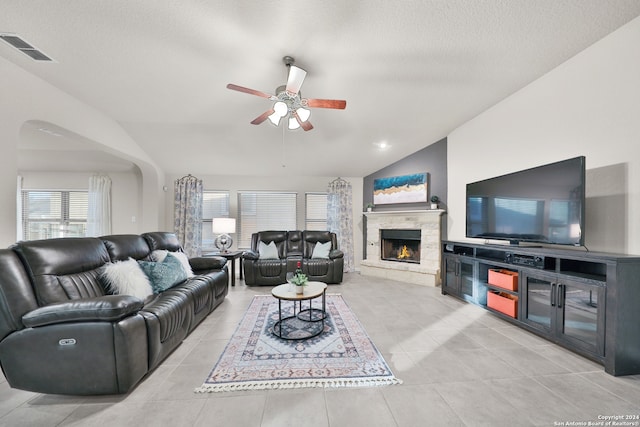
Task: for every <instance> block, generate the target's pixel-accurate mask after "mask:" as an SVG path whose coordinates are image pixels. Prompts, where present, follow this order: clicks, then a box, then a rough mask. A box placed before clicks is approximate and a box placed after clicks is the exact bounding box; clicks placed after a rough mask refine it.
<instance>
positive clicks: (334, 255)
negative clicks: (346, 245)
mask: <svg viewBox="0 0 640 427" xmlns="http://www.w3.org/2000/svg"><path fill="white" fill-rule="evenodd" d="M336 258H344V252H342V251H341V250H340V249H332V250H331V251H330V252H329V259H336Z"/></svg>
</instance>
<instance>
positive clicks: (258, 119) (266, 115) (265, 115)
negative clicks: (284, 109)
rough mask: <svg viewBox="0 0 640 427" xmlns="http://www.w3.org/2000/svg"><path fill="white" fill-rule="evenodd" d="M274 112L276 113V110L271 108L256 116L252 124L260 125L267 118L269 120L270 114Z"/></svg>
mask: <svg viewBox="0 0 640 427" xmlns="http://www.w3.org/2000/svg"><path fill="white" fill-rule="evenodd" d="M273 113H275V110H274V109H273V108H272V109H270V110H267V111H265V112H264V113H262V114H260V115H259V116H258V117H256V118H255V119H253V120H252V121H251V124H252V125H259V124H260V123H262V122H264V121H265V120H267V118H269V116H270V115H272V114H273Z"/></svg>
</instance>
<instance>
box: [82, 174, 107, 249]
mask: <svg viewBox="0 0 640 427" xmlns="http://www.w3.org/2000/svg"><path fill="white" fill-rule="evenodd" d="M108 234H111V178H109V177H108V176H107V175H100V174H95V175H92V176H91V177H89V197H88V200H87V236H88V237H98V236H106V235H108Z"/></svg>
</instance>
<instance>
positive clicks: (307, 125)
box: [291, 111, 313, 132]
mask: <svg viewBox="0 0 640 427" xmlns="http://www.w3.org/2000/svg"><path fill="white" fill-rule="evenodd" d="M291 114H292V115H293V117H295V118H296V120H297V121H298V123H299V124H300V127H301V128H302V129H304V130H305V132H306V131H308V130H311V129H313V125H312V124H311V122H310V121H309V120H307V121H306V122H303V121H302V119H301V118H300V116H299V115H298V113H296V112H295V111H292V112H291Z"/></svg>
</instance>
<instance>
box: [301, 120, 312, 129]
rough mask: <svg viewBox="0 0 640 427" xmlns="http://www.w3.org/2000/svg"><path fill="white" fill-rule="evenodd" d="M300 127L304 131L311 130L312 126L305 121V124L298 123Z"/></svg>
mask: <svg viewBox="0 0 640 427" xmlns="http://www.w3.org/2000/svg"><path fill="white" fill-rule="evenodd" d="M300 127H301V128H302V129H304V130H305V131H308V130H311V129H313V125H312V124H311V122H310V121H309V120H307V121H306V122H302V123H300Z"/></svg>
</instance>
